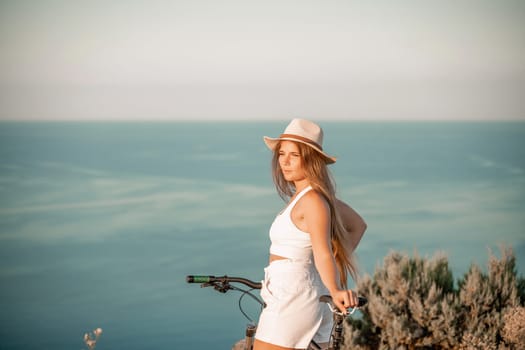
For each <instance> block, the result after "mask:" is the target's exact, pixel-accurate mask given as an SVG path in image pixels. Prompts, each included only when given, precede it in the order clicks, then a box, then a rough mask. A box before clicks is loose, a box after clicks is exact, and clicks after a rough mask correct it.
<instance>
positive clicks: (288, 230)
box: [270, 186, 312, 260]
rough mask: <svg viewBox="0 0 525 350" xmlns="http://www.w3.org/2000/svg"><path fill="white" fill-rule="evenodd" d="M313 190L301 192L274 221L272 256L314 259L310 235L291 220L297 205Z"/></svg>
mask: <svg viewBox="0 0 525 350" xmlns="http://www.w3.org/2000/svg"><path fill="white" fill-rule="evenodd" d="M311 189H312V187H311V186H308V187H306V188H305V189H303V190H302V191H301V192H299V193H298V194H297V196H296V197H295V199H294V200H293V201H292V202H291V203H290V204H289V205H288V206H287V207H286V208H285V209H284V210H283V211H282V212H281V213H280V214H279V215H277V217H276V218H275V220H274V221H273V223H272V226H271V227H270V240H271V242H272V244H271V245H270V254H274V255H279V256H282V257H285V258H289V259H298V260H302V259H310V258H311V257H312V241H311V240H310V234H308V232H304V231H301V230H299V229H298V228H297V226H295V224H294V223H293V221H292V218H291V212H292V209H293V208H294V206H295V204H296V203H297V202H298V201H299V199H301V198H302V196H304V195H305V194H306V193H307V192H308V191H310V190H311Z"/></svg>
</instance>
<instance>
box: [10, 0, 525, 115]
mask: <svg viewBox="0 0 525 350" xmlns="http://www.w3.org/2000/svg"><path fill="white" fill-rule="evenodd" d="M294 116H302V117H308V118H311V119H314V120H458V119H459V120H525V1H522V0H516V1H509V0H491V1H486V0H477V1H475V0H472V1H464V0H457V1H422V0H405V1H394V0H391V1H387V0H385V1H374V0H370V1H364V0H363V1H349V0H345V1H343V0H341V1H333V0H322V1H308V0H301V1H288V0H279V1H274V0H265V1H261V0H259V1H250V0H237V1H234V0H209V1H203V0H178V1H177V0H175V1H160V0H151V1H146V0H144V1H132V0H129V1H123V0H122V1H121V0H112V1H98V0H90V1H80V0H79V1H71V0H63V1H60V0H57V1H50V0H34V1H26V0H12V1H4V0H0V120H48V119H53V120H84V119H88V120H192V119H204V120H223V119H231V120H241V119H242V120H250V119H252V120H274V119H289V118H290V117H294Z"/></svg>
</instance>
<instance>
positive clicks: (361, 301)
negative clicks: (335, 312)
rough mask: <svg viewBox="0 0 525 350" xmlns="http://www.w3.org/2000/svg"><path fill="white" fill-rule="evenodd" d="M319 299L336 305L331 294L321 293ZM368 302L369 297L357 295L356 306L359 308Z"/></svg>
mask: <svg viewBox="0 0 525 350" xmlns="http://www.w3.org/2000/svg"><path fill="white" fill-rule="evenodd" d="M319 300H320V301H322V302H324V303H327V304H331V305H332V306H333V307H335V305H334V302H333V301H332V297H331V296H329V295H321V297H320V298H319ZM366 303H368V299H366V298H365V297H357V305H356V306H355V307H357V308H359V307H362V306H365V305H366Z"/></svg>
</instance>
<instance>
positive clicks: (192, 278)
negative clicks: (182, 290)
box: [186, 275, 368, 308]
mask: <svg viewBox="0 0 525 350" xmlns="http://www.w3.org/2000/svg"><path fill="white" fill-rule="evenodd" d="M186 282H188V283H204V284H206V283H221V284H228V283H231V282H233V283H242V284H244V285H245V286H248V287H250V288H253V289H261V286H262V285H261V282H255V281H252V280H249V279H247V278H242V277H228V276H218V277H215V276H210V275H188V276H186ZM319 300H320V301H322V302H325V303H328V304H331V305H332V306H335V305H334V304H333V302H332V297H331V296H329V295H322V296H321V297H320V298H319ZM357 300H358V303H357V306H356V307H358V308H359V307H362V306H364V305H366V303H367V302H368V300H367V299H366V298H365V297H361V296H360V297H358V298H357Z"/></svg>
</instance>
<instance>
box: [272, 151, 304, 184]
mask: <svg viewBox="0 0 525 350" xmlns="http://www.w3.org/2000/svg"><path fill="white" fill-rule="evenodd" d="M279 165H280V167H281V171H282V173H283V176H284V179H285V180H286V181H290V182H295V181H301V180H304V179H305V178H306V176H305V173H304V169H303V158H302V156H301V152H300V150H299V146H298V145H297V143H295V142H293V141H281V146H280V148H279Z"/></svg>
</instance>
